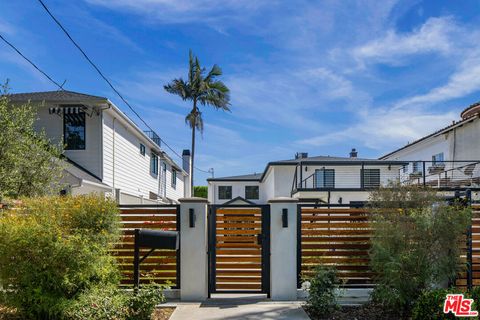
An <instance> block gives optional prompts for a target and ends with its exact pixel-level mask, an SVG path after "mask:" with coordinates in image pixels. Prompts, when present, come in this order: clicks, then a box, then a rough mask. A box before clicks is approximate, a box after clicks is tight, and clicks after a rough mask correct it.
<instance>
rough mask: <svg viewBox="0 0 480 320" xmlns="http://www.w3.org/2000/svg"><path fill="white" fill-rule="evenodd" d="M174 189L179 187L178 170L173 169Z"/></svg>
mask: <svg viewBox="0 0 480 320" xmlns="http://www.w3.org/2000/svg"><path fill="white" fill-rule="evenodd" d="M172 187H173V188H174V189H175V188H176V187H177V170H175V169H172Z"/></svg>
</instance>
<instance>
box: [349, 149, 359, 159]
mask: <svg viewBox="0 0 480 320" xmlns="http://www.w3.org/2000/svg"><path fill="white" fill-rule="evenodd" d="M357 155H358V152H357V149H355V148H352V151H350V158H352V159H356V158H357Z"/></svg>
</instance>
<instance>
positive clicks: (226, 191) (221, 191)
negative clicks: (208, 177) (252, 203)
mask: <svg viewBox="0 0 480 320" xmlns="http://www.w3.org/2000/svg"><path fill="white" fill-rule="evenodd" d="M218 199H220V200H228V199H232V186H218Z"/></svg>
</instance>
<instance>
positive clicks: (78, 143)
mask: <svg viewBox="0 0 480 320" xmlns="http://www.w3.org/2000/svg"><path fill="white" fill-rule="evenodd" d="M63 143H64V144H65V150H85V112H79V113H64V114H63Z"/></svg>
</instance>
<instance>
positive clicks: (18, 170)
mask: <svg viewBox="0 0 480 320" xmlns="http://www.w3.org/2000/svg"><path fill="white" fill-rule="evenodd" d="M7 91H8V82H7V83H5V84H4V85H2V93H3V94H0V200H1V199H2V198H3V197H11V198H18V197H22V196H39V195H44V194H47V193H49V192H53V191H58V190H60V184H59V181H60V179H61V176H62V172H63V170H62V167H63V165H62V161H61V160H60V158H59V157H60V155H61V153H62V147H61V146H60V145H52V144H50V141H49V140H48V138H47V137H46V135H45V133H44V132H36V131H35V129H34V122H35V120H36V111H35V109H34V108H33V107H32V106H30V105H29V104H26V105H21V106H14V105H11V104H10V102H9V99H8V92H7Z"/></svg>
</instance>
